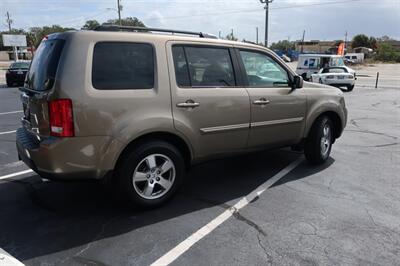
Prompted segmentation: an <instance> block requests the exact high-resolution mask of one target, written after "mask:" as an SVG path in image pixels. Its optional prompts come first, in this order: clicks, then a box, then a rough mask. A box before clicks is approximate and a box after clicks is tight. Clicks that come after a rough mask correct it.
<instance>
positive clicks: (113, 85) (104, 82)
mask: <svg viewBox="0 0 400 266" xmlns="http://www.w3.org/2000/svg"><path fill="white" fill-rule="evenodd" d="M92 84H93V87H94V88H96V89H98V90H129V89H133V90H135V89H151V88H153V87H154V48H153V46H152V45H151V44H146V43H131V42H99V43H97V44H96V45H95V47H94V51H93V67H92Z"/></svg>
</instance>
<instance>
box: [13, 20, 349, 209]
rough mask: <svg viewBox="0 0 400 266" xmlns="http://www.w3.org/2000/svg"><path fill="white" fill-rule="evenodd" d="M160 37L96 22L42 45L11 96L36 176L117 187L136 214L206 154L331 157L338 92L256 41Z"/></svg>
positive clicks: (340, 117)
mask: <svg viewBox="0 0 400 266" xmlns="http://www.w3.org/2000/svg"><path fill="white" fill-rule="evenodd" d="M117 31H118V32H117ZM159 31H162V32H165V31H167V30H161V29H151V28H144V29H143V28H136V27H128V26H101V27H99V28H97V30H95V31H75V32H64V33H57V34H51V35H49V36H48V38H47V39H46V40H43V41H42V43H41V44H40V46H39V48H38V50H37V52H36V56H35V57H34V59H33V61H32V65H31V68H30V70H29V73H28V75H27V82H26V83H25V87H23V88H21V89H20V90H21V91H22V95H21V100H22V105H23V110H24V117H23V120H22V121H23V126H22V127H21V128H19V129H18V130H17V140H16V143H17V148H18V154H19V156H20V158H21V159H22V160H23V161H24V162H25V163H26V164H27V165H28V166H29V167H31V168H32V169H33V170H34V171H36V172H37V173H38V174H40V175H41V176H42V177H43V178H47V179H68V180H71V179H82V178H92V179H101V180H105V181H107V182H105V183H113V182H115V184H116V185H115V187H116V189H118V191H120V192H121V193H120V194H121V195H125V196H126V197H127V199H129V200H130V201H131V202H133V203H134V204H137V205H140V206H145V207H155V206H158V205H159V204H162V203H164V202H165V201H167V200H168V199H169V198H171V196H172V195H173V194H174V193H175V192H176V191H177V189H178V188H179V186H180V184H181V183H182V181H183V179H184V177H185V171H186V170H187V169H188V167H190V166H191V165H193V164H196V163H198V162H202V161H205V160H209V159H212V158H215V157H221V156H227V155H231V154H238V153H245V152H251V151H255V150H264V149H271V148H277V147H285V146H291V145H296V147H304V152H305V156H306V158H307V159H308V161H310V162H311V163H314V164H321V163H324V162H325V161H326V160H327V159H328V157H329V155H330V152H331V147H332V144H333V143H334V142H335V140H336V139H337V138H339V137H340V135H341V134H342V132H343V129H344V127H345V125H346V121H347V110H346V107H345V102H344V97H343V93H342V92H341V91H340V90H339V89H332V88H330V87H327V86H324V85H320V84H313V83H307V82H306V83H303V79H302V78H301V77H300V76H298V75H296V74H295V73H294V72H293V71H292V70H291V69H290V68H289V67H288V66H287V65H286V64H285V63H284V62H283V61H282V59H280V58H279V57H278V56H277V55H276V54H275V53H273V52H272V51H271V50H269V49H267V48H264V47H261V46H258V45H252V44H248V43H241V42H232V41H227V40H218V39H215V38H212V36H209V35H206V34H203V33H195V32H186V31H185V32H182V31H170V32H173V33H174V34H165V33H164V34H158V33H157V32H159ZM182 35H185V36H182ZM191 35H193V36H191ZM243 167H246V166H245V165H243Z"/></svg>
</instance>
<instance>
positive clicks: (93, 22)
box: [81, 20, 100, 30]
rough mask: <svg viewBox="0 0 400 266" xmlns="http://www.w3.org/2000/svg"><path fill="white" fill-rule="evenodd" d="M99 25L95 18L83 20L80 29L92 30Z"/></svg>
mask: <svg viewBox="0 0 400 266" xmlns="http://www.w3.org/2000/svg"><path fill="white" fill-rule="evenodd" d="M98 26H100V23H99V22H98V21H97V20H88V21H86V22H85V25H83V27H82V28H81V29H82V30H94V29H95V28H97V27H98Z"/></svg>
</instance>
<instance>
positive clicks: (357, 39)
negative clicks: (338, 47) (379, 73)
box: [351, 34, 372, 48]
mask: <svg viewBox="0 0 400 266" xmlns="http://www.w3.org/2000/svg"><path fill="white" fill-rule="evenodd" d="M351 47H352V48H357V47H367V48H372V47H371V42H370V39H369V38H368V36H367V35H365V34H358V35H356V36H354V37H353V40H352V41H351Z"/></svg>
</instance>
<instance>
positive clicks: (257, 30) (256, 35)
mask: <svg viewBox="0 0 400 266" xmlns="http://www.w3.org/2000/svg"><path fill="white" fill-rule="evenodd" d="M256 44H258V27H256Z"/></svg>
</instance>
